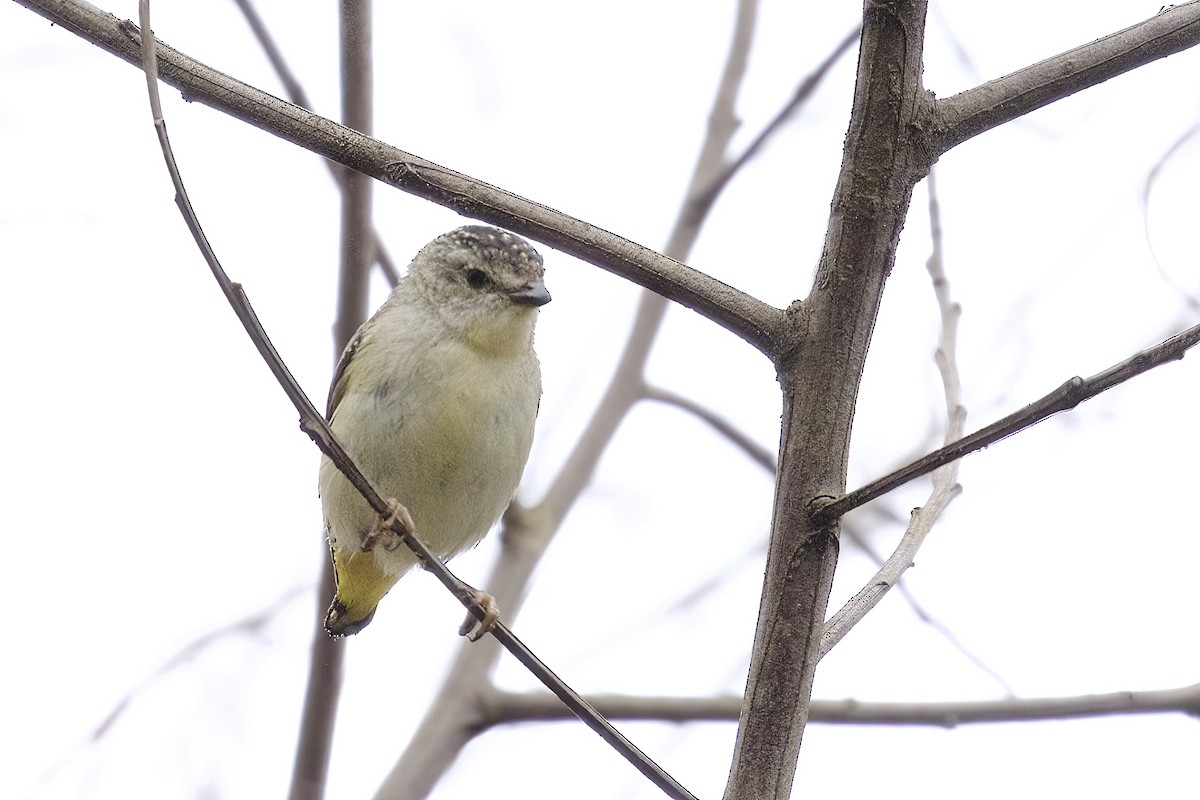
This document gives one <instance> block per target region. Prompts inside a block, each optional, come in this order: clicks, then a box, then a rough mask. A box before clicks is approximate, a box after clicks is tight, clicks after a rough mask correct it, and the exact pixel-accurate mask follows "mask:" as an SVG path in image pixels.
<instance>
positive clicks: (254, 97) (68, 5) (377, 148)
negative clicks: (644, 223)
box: [17, 0, 783, 355]
mask: <svg viewBox="0 0 1200 800" xmlns="http://www.w3.org/2000/svg"><path fill="white" fill-rule="evenodd" d="M17 2H19V3H20V4H21V5H23V6H25V7H27V8H29V9H31V10H34V11H36V12H37V13H39V14H41V15H42V16H43V17H46V18H47V19H49V20H50V21H52V22H54V23H55V24H57V25H60V26H62V27H63V28H66V29H67V30H69V31H71V32H72V33H75V34H76V35H78V36H80V37H82V38H84V39H86V40H88V41H90V42H92V43H94V44H96V45H98V46H99V47H101V48H103V49H105V50H107V51H108V52H110V53H112V54H113V55H116V56H118V57H119V58H121V59H123V60H125V61H128V62H129V63H131V64H135V65H140V63H141V55H140V50H141V38H142V37H141V32H140V31H139V30H138V28H137V26H136V25H134V24H133V23H132V22H121V21H119V20H117V19H116V18H115V17H113V16H112V15H111V14H108V13H105V12H104V11H101V10H100V9H98V8H96V7H95V6H92V5H90V4H88V3H86V2H83V0H17ZM158 60H159V64H160V70H161V78H162V80H163V82H165V83H167V84H169V85H171V86H174V87H176V88H177V89H180V90H181V91H182V92H183V93H184V95H185V96H186V97H187V98H188V99H189V100H191V101H194V102H199V103H203V104H205V105H207V106H210V107H212V108H215V109H217V110H218V111H222V112H224V113H226V114H229V115H231V116H233V117H236V118H237V119H240V120H243V121H245V122H249V123H250V124H251V125H254V126H256V127H258V128H261V129H262V130H264V131H266V132H268V133H271V134H273V135H275V136H278V137H280V138H282V139H284V140H286V141H289V142H292V143H293V144H296V145H299V146H300V147H303V148H305V149H306V150H310V151H311V152H314V153H317V154H318V155H321V156H324V157H325V158H328V159H330V160H332V161H336V162H338V163H339V164H342V165H343V166H346V167H349V168H350V169H353V170H357V171H358V172H361V173H363V174H364V175H368V176H370V177H372V178H375V179H376V180H380V181H383V182H384V183H386V184H388V185H390V186H393V187H395V188H398V189H401V190H403V191H406V192H409V193H410V194H413V195H416V196H418V197H422V198H424V199H426V200H429V201H431V202H434V203H437V204H439V205H442V206H445V207H447V208H450V209H452V210H454V211H457V212H458V213H460V214H463V215H465V216H470V217H473V218H475V219H479V220H483V221H485V222H489V223H492V224H494V225H499V226H500V227H503V228H507V229H509V230H512V231H515V232H517V233H520V234H524V235H525V236H528V237H530V238H532V239H535V240H537V241H540V242H544V243H546V244H548V245H550V246H551V247H554V248H557V249H558V250H561V251H563V252H564V253H568V254H570V255H573V256H575V257H576V258H579V259H581V260H583V261H587V262H588V263H591V264H594V265H596V266H598V267H600V268H601V269H605V270H608V271H609V272H612V273H614V274H616V275H620V276H621V277H623V278H626V279H628V280H630V281H632V282H634V283H636V284H638V285H639V286H642V287H644V288H646V289H649V290H651V291H653V292H656V293H657V294H660V295H662V296H663V297H665V298H667V299H669V300H674V301H675V302H677V303H680V304H681V305H684V306H687V307H688V308H691V309H693V310H695V311H696V312H697V313H699V314H701V315H703V316H705V317H707V318H708V319H710V320H712V321H713V322H716V323H717V324H718V325H720V326H721V327H723V328H725V329H727V330H729V331H731V332H733V333H734V334H736V335H737V336H740V337H741V338H742V339H744V340H746V341H747V342H749V343H750V344H751V345H753V346H754V347H756V348H757V349H759V350H760V351H762V352H763V353H766V354H768V355H770V354H771V353H773V351H774V348H775V336H776V333H777V332H778V330H779V326H780V325H781V323H782V319H783V313H782V312H781V311H780V310H779V309H777V308H775V307H774V306H771V305H769V304H768V303H764V302H762V301H761V300H758V299H756V298H754V297H752V296H750V295H748V294H746V293H745V292H742V291H740V290H738V289H735V288H734V287H732V286H729V285H727V284H725V283H722V282H721V281H718V280H716V279H715V278H712V277H710V276H708V275H705V274H704V273H702V272H699V271H697V270H694V269H692V268H691V267H688V266H686V265H684V264H681V263H679V262H678V261H676V260H674V259H672V258H670V257H668V256H665V255H662V254H661V253H658V252H655V251H654V250H651V249H650V248H648V247H643V246H642V245H639V244H636V243H634V242H631V241H629V240H628V239H623V238H621V237H620V236H617V235H615V234H612V233H609V232H608V231H605V230H602V229H600V228H597V227H595V226H593V225H589V224H588V223H586V222H583V221H582V220H579V219H576V218H574V217H571V216H568V215H566V214H563V213H562V212H559V211H555V210H554V209H552V208H549V207H547V206H544V205H541V204H540V203H535V202H533V201H532V200H527V199H525V198H523V197H520V196H518V195H515V194H513V193H511V192H506V191H504V190H503V189H500V188H497V187H495V186H492V185H490V184H487V183H484V182H483V181H479V180H476V179H475V178H472V177H470V176H468V175H463V174H462V173H459V172H455V171H454V170H451V169H447V168H446V167H442V166H439V165H438V164H434V163H433V162H432V161H427V160H425V159H423V158H421V157H419V156H415V155H412V154H411V153H406V152H404V151H403V150H400V149H399V148H397V147H393V146H391V145H389V144H386V143H384V142H381V141H378V140H376V139H372V138H371V137H369V136H364V135H363V134H361V133H359V132H357V131H354V130H351V129H350V128H347V127H344V126H342V125H338V124H337V123H336V122H333V121H332V120H330V119H326V118H325V117H322V116H319V115H317V114H313V113H311V112H309V111H306V110H304V109H302V108H300V107H299V106H295V105H292V104H291V103H288V102H286V101H284V100H280V99H279V98H277V97H275V96H273V95H270V94H267V93H266V92H264V91H262V90H260V89H256V88H254V87H252V86H249V85H248V84H245V83H242V82H241V81H238V80H235V79H233V78H230V77H229V76H228V75H224V74H223V73H221V72H218V71H217V70H214V69H213V68H211V67H209V66H207V65H205V64H202V63H200V62H199V61H196V60H195V59H193V58H190V57H189V56H187V55H185V54H183V53H180V52H179V51H177V50H175V49H173V48H171V47H169V46H167V45H165V44H163V43H162V42H158Z"/></svg>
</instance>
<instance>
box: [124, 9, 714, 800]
mask: <svg viewBox="0 0 1200 800" xmlns="http://www.w3.org/2000/svg"><path fill="white" fill-rule="evenodd" d="M140 10H141V22H142V28H143V29H144V30H150V24H149V14H150V10H149V0H140ZM144 41H145V70H146V76H147V77H146V80H147V85H148V86H149V89H150V96H151V99H150V105H151V108H152V110H153V112H154V127H155V130H156V131H157V133H158V138H159V144H160V145H161V147H162V149H163V157H164V159H165V160H166V162H167V169H168V171H169V172H170V173H171V181H172V183H173V184H174V186H175V192H176V196H175V199H176V204H177V205H178V206H179V208H180V211H181V213H182V214H183V215H184V218H185V220H186V222H187V225H188V229H189V230H190V231H191V233H192V236H193V238H194V239H195V240H196V244H197V246H199V248H200V250H201V252H202V253H203V254H204V258H205V261H206V262H207V263H208V265H209V268H210V269H211V270H212V273H213V277H214V278H215V279H216V281H217V283H218V284H219V285H220V287H221V290H222V291H223V292H224V293H225V296H226V298H227V299H228V300H229V303H230V305H231V306H232V307H233V309H234V312H235V313H236V314H237V316H238V319H239V320H240V321H241V323H242V326H243V327H244V328H245V329H246V332H247V334H249V336H250V338H251V339H252V340H253V342H254V344H255V347H257V348H258V351H259V353H260V354H261V355H262V357H263V359H264V360H266V361H267V365H268V367H270V369H271V372H272V373H274V375H275V377H276V379H277V380H278V381H279V383H280V385H281V386H282V387H283V390H284V392H285V393H286V394H287V395H288V398H289V399H290V400H291V401H292V404H293V405H294V406H295V407H296V410H297V411H298V412H299V413H300V417H301V421H300V428H301V430H304V431H305V432H306V433H307V434H308V435H309V437H310V438H312V440H313V441H314V442H315V443H316V444H317V446H318V447H319V448H320V449H321V452H323V453H324V454H325V455H326V456H327V457H328V458H329V459H330V461H332V462H333V463H334V465H335V466H336V467H337V468H338V470H339V471H341V472H342V474H343V475H345V476H346V479H347V480H349V481H350V483H351V484H352V485H353V486H354V487H355V488H356V489H357V490H358V491H359V492H360V493H361V494H362V496H363V498H364V499H365V500H366V501H367V503H368V504H369V505H370V506H371V508H372V509H374V510H375V512H376V513H378V514H379V515H380V516H381V517H383V518H389V517H390V519H391V529H392V530H393V531H394V532H395V533H396V534H397V535H399V536H400V537H401V538H402V539H403V541H404V543H405V544H406V545H407V546H408V547H409V548H410V549H411V550H412V551H413V553H414V554H415V555H416V556H417V557H418V559H420V561H421V564H422V566H424V567H425V568H426V569H427V570H428V571H430V572H432V573H433V574H434V576H435V577H436V578H437V579H438V580H439V581H441V583H442V584H443V585H444V586H446V588H448V589H449V590H450V591H451V593H452V594H454V596H455V597H456V598H458V600H459V602H461V603H462V604H463V605H464V606H465V607H466V608H467V609H468V610H469V611H471V613H472V614H474V615H475V617H476V618H477V619H480V620H482V619H483V617H484V610H483V609H482V608H480V607H479V606H478V604H477V601H475V600H474V593H473V592H472V590H471V588H470V587H469V586H467V584H465V583H463V582H462V581H461V580H459V579H458V578H457V577H456V576H455V575H454V574H453V573H452V572H450V570H448V569H446V567H445V565H444V564H442V563H441V561H439V560H438V559H437V558H436V557H435V556H434V555H433V554H432V553H431V552H430V551H429V549H428V548H427V547H426V546H425V545H424V544H423V543H422V542H421V541H420V539H418V538H417V537H416V535H415V534H414V533H413V532H412V531H409V530H407V529H406V528H405V527H404V526H403V524H402V523H400V522H399V521H398V520H397V517H398V516H399V515H389V507H388V504H387V502H386V501H385V500H384V498H383V497H382V496H381V495H380V494H379V492H377V491H376V490H375V488H374V487H373V486H372V485H371V483H370V482H369V481H368V480H367V478H366V477H365V476H364V475H363V474H362V471H361V470H360V469H359V468H358V465H357V464H356V463H355V462H354V460H353V459H352V458H351V457H350V455H349V454H348V453H347V452H346V451H345V449H344V448H343V447H342V445H341V443H340V442H338V440H337V438H336V437H335V436H334V433H333V431H332V429H330V427H329V425H328V423H327V422H326V421H325V419H324V417H322V416H321V414H319V413H318V412H317V409H316V407H315V406H313V404H312V402H311V401H310V400H309V399H308V397H307V396H306V395H305V394H304V391H303V389H301V388H300V385H299V383H297V382H296V379H295V378H294V377H292V374H291V372H290V371H289V370H288V368H287V366H286V365H285V364H284V363H283V359H282V358H281V357H280V356H279V353H278V352H277V351H276V350H275V347H274V345H273V344H271V341H270V339H269V338H268V336H267V334H266V331H265V330H263V327H262V325H261V323H260V322H259V321H258V318H257V316H256V315H255V313H254V310H253V308H252V307H251V305H250V301H249V299H248V298H247V296H246V293H245V291H244V290H243V289H242V287H241V285H240V284H237V283H234V282H233V281H231V280H230V279H229V276H228V275H227V274H226V273H225V270H224V268H223V267H222V266H221V264H220V262H219V261H218V260H217V257H216V254H215V253H214V252H213V250H212V248H211V246H210V245H209V243H208V241H207V238H206V237H205V235H204V232H203V230H202V229H201V227H200V223H199V220H198V219H197V217H196V214H195V211H194V210H193V209H192V206H191V202H190V200H189V199H188V196H187V191H186V189H185V188H184V186H183V181H182V179H181V178H180V176H179V170H178V167H177V166H176V164H175V158H174V155H173V154H172V151H171V146H170V143H169V141H168V139H167V129H166V122H165V121H164V120H163V118H162V111H161V102H160V101H159V99H158V96H157V95H158V86H157V80H156V76H157V66H156V64H155V61H156V59H155V47H154V39H153V37H145V38H144ZM491 633H492V635H493V636H494V637H495V638H496V639H497V640H498V641H499V642H500V643H501V644H502V645H504V647H505V648H506V649H507V650H508V651H509V652H510V653H512V655H513V656H514V657H515V658H516V659H517V660H518V661H519V662H521V664H523V665H524V666H525V667H526V668H527V669H528V670H529V671H530V672H532V673H533V674H534V676H535V677H537V678H538V680H540V681H541V682H542V683H543V684H544V685H545V686H546V687H547V688H548V689H550V691H551V692H553V693H554V694H555V695H556V696H558V697H559V698H560V699H561V700H562V701H563V702H564V703H565V704H566V705H567V706H568V707H569V708H570V709H571V710H572V711H573V712H574V713H575V714H576V715H577V716H578V717H579V718H580V719H581V720H582V721H583V722H584V723H585V724H586V725H587V726H588V727H590V728H592V730H593V731H595V732H596V733H597V734H599V735H600V736H601V738H603V739H604V740H605V741H606V742H608V743H609V744H610V745H611V746H612V747H613V748H614V749H616V750H617V751H618V752H619V753H620V754H621V755H622V756H624V757H625V758H626V760H628V761H629V762H630V763H631V764H633V765H634V766H635V767H636V768H637V769H638V770H639V771H640V772H641V773H642V774H643V775H645V776H646V777H647V778H649V779H650V780H651V781H652V782H653V783H654V784H655V785H656V786H658V787H659V788H661V789H662V790H663V791H664V792H666V793H667V794H668V795H669V796H671V797H673V798H681V799H684V800H686V799H688V798H692V797H693V796H692V795H691V794H690V793H689V792H688V791H687V790H686V789H684V788H683V787H682V786H680V785H679V784H678V783H677V782H676V781H675V779H674V778H672V777H671V776H670V775H668V774H667V773H666V772H664V771H663V770H662V768H661V767H659V766H658V765H657V764H655V763H654V762H653V761H652V760H651V759H650V758H649V757H647V756H646V755H645V754H644V753H642V752H641V751H640V750H638V749H637V748H636V747H635V746H634V745H633V744H632V743H631V742H630V741H629V740H628V739H626V738H625V737H624V736H622V735H621V733H620V732H619V731H617V730H616V728H614V727H612V725H610V724H609V723H608V722H607V721H606V720H605V719H604V718H603V717H601V716H600V715H599V714H597V713H596V711H595V710H594V709H593V708H591V706H589V705H588V704H587V702H586V701H585V700H584V699H583V698H582V697H580V696H579V695H578V694H577V693H576V692H575V691H574V690H573V689H571V688H570V687H569V686H567V685H566V684H565V683H563V681H562V680H561V679H559V678H558V676H557V675H555V674H554V673H553V672H552V671H551V670H550V668H549V667H547V666H546V665H545V664H544V663H542V661H541V660H540V659H538V658H537V656H535V655H534V654H533V652H532V651H530V650H529V648H527V647H526V646H525V645H524V643H522V642H521V641H520V640H519V639H517V637H516V636H515V635H514V634H513V633H512V631H510V630H509V629H508V628H507V627H505V626H504V625H503V624H502V623H499V622H498V623H496V626H495V628H493V629H492V631H491Z"/></svg>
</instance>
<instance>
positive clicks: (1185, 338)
mask: <svg viewBox="0 0 1200 800" xmlns="http://www.w3.org/2000/svg"><path fill="white" fill-rule="evenodd" d="M1198 343H1200V324H1198V325H1193V326H1192V327H1190V328H1188V329H1187V330H1185V331H1181V332H1179V333H1177V334H1175V335H1174V336H1172V337H1171V338H1169V339H1167V340H1166V341H1163V342H1160V343H1159V344H1156V345H1155V346H1154V347H1150V348H1147V349H1146V350H1142V351H1141V352H1139V353H1134V354H1133V355H1132V356H1130V357H1129V358H1127V359H1125V360H1124V361H1122V362H1120V363H1118V364H1114V365H1113V366H1111V367H1109V368H1108V369H1106V370H1104V371H1103V372H1097V373H1096V374H1095V375H1093V376H1092V377H1090V378H1087V379H1086V380H1085V379H1084V378H1080V377H1078V376H1076V377H1074V378H1071V379H1070V380H1068V381H1066V382H1065V383H1063V384H1062V385H1061V386H1059V387H1058V388H1057V389H1055V390H1054V391H1052V392H1050V393H1049V394H1047V395H1046V396H1045V397H1042V398H1041V399H1039V400H1035V401H1033V402H1032V403H1030V404H1029V405H1027V406H1025V407H1024V408H1022V409H1021V410H1020V411H1015V412H1013V413H1012V414H1009V415H1008V416H1007V417H1004V418H1003V419H999V420H996V421H995V422H993V423H992V424H991V425H988V426H987V427H985V428H981V429H980V430H978V431H976V432H975V433H972V434H971V435H970V436H965V437H963V438H962V439H959V440H958V441H957V442H954V443H953V444H949V445H946V446H945V447H943V448H941V449H940V450H934V451H933V452H932V453H930V454H929V455H927V456H924V457H922V458H919V459H917V460H916V461H914V462H912V463H911V464H908V465H906V466H903V467H901V468H900V469H898V470H896V471H895V472H892V473H891V474H889V475H885V476H883V477H882V478H879V479H878V480H875V481H872V482H871V483H868V484H867V485H866V486H863V487H860V488H858V489H855V490H854V491H852V492H850V493H848V494H845V495H842V496H841V497H839V498H838V499H837V500H834V501H833V502H831V503H829V504H827V505H825V506H823V507H822V508H821V509H820V510H819V511H816V512H815V516H816V518H817V519H819V520H832V519H835V518H837V517H840V516H842V515H843V514H845V513H847V512H848V511H851V510H853V509H855V508H858V507H859V506H861V505H865V504H867V503H869V502H871V501H872V500H874V499H875V498H877V497H879V496H881V495H884V494H886V493H888V492H890V491H891V490H892V489H895V488H896V487H897V486H902V485H903V484H905V483H908V482H909V481H911V480H913V479H914V478H919V477H921V476H922V475H924V474H926V473H928V472H932V471H933V470H935V469H937V468H938V467H941V466H944V465H946V464H949V463H950V462H952V461H955V460H957V459H959V458H962V457H963V456H966V455H970V454H971V453H974V452H975V451H977V450H982V449H983V448H985V447H990V446H991V445H993V444H995V443H996V442H998V441H1000V440H1001V439H1007V438H1008V437H1009V436H1012V435H1013V434H1014V433H1018V432H1020V431H1023V430H1025V429H1026V428H1029V427H1032V426H1033V425H1036V424H1037V423H1039V422H1041V421H1042V420H1044V419H1046V418H1047V417H1052V416H1054V415H1055V414H1058V413H1060V412H1062V411H1070V410H1071V409H1073V408H1075V406H1077V405H1079V404H1080V403H1082V402H1084V401H1085V400H1091V399H1092V398H1093V397H1095V396H1096V395H1098V394H1101V393H1103V392H1106V391H1108V390H1109V389H1111V388H1113V387H1114V386H1117V385H1119V384H1122V383H1124V382H1125V381H1127V380H1129V379H1130V378H1132V377H1134V376H1136V375H1141V374H1142V373H1143V372H1148V371H1149V370H1152V369H1154V368H1155V367H1158V366H1162V365H1163V364H1167V363H1169V362H1171V361H1178V360H1180V359H1182V358H1183V357H1184V356H1185V355H1187V351H1188V350H1189V349H1191V348H1192V347H1195V346H1196V344H1198Z"/></svg>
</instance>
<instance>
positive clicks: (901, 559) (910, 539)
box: [820, 170, 967, 658]
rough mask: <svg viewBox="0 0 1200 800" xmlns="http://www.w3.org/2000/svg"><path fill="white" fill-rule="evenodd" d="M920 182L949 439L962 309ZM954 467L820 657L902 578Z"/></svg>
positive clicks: (930, 185) (937, 480)
mask: <svg viewBox="0 0 1200 800" xmlns="http://www.w3.org/2000/svg"><path fill="white" fill-rule="evenodd" d="M925 186H926V189H927V191H928V193H929V234H930V239H931V240H932V241H931V248H930V253H929V259H928V260H927V261H926V262H925V266H926V268H927V269H928V270H929V277H930V279H931V280H932V283H933V292H934V294H935V295H936V296H937V304H938V312H939V313H940V315H941V320H942V333H941V338H940V341H939V342H938V348H937V352H936V353H935V354H934V360H935V361H936V362H937V366H938V371H939V372H940V373H941V376H942V390H943V393H944V394H945V402H946V433H945V436H944V439H943V440H944V441H947V442H952V441H954V440H956V439H958V438H959V437H961V436H962V433H963V427H964V426H965V425H966V422H967V411H966V409H965V408H963V405H962V383H961V381H960V379H959V374H958V358H957V351H958V321H959V318H960V317H961V316H962V307H961V306H959V305H958V303H955V302H954V301H953V299H951V297H950V282H949V281H948V280H947V278H946V266H945V254H944V251H943V248H942V215H941V212H940V210H939V207H938V196H937V183H936V181H935V179H934V172H933V170H930V172H929V177H928V178H926V179H925ZM958 466H959V462H957V461H954V462H951V463H949V464H946V465H945V466H942V467H939V468H938V469H937V470H935V471H934V473H933V491H932V492H931V493H930V495H929V500H928V501H927V502H926V503H925V505H924V506H922V507H921V508H919V509H917V510H916V511H914V512H913V514H912V517H911V518H910V521H909V524H908V528H907V529H906V530H905V531H904V535H903V536H902V537H900V543H899V544H898V545H897V546H896V549H895V551H894V552H893V553H892V555H891V556H889V557H888V559H887V560H886V561H885V562H883V565H882V566H881V567H880V568H879V570H878V571H877V572H876V573H875V576H874V577H873V578H871V580H870V581H869V582H868V583H867V585H866V586H864V587H863V588H862V590H861V591H860V592H859V593H858V594H856V595H855V596H854V597H853V598H851V600H850V601H849V602H848V603H846V605H845V606H843V607H842V608H841V610H839V611H838V612H837V613H836V614H834V615H833V617H832V618H831V619H830V620H829V621H828V622H826V623H825V628H824V630H823V631H822V632H821V653H820V657H821V658H824V657H825V655H826V654H827V653H828V652H829V651H830V650H832V649H833V647H834V646H835V645H836V644H837V643H838V642H840V641H841V640H842V638H843V637H844V636H845V635H846V634H847V633H849V632H850V629H851V628H853V627H854V626H855V625H857V624H858V623H859V622H861V621H862V619H863V618H864V617H865V616H866V615H867V614H868V613H870V611H871V609H873V608H875V606H877V605H878V604H879V601H880V600H882V599H883V596H884V595H885V594H887V593H888V592H889V591H890V590H891V588H892V587H893V586H895V585H896V584H897V583H899V581H900V578H901V576H902V575H904V573H905V572H906V571H907V570H908V568H909V567H910V566H912V564H913V561H914V560H915V559H916V556H917V551H918V550H920V549H921V545H922V544H924V542H925V537H926V536H928V535H929V532H930V531H931V530H933V526H934V523H936V522H937V520H938V517H940V516H941V514H942V511H944V510H945V508H946V506H948V505H949V504H950V502H951V501H952V500H953V499H954V498H955V497H957V496H958V494H959V492H961V491H962V489H961V487H960V486H959V485H958Z"/></svg>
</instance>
